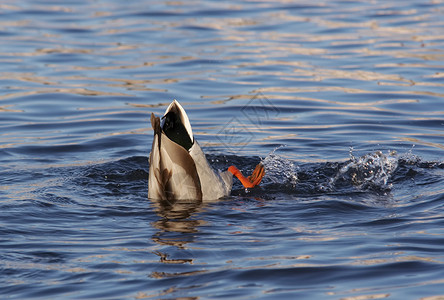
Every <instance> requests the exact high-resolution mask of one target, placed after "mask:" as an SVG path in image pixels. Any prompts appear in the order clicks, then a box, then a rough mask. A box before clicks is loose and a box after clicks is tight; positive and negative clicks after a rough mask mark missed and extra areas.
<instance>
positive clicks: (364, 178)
mask: <svg viewBox="0 0 444 300" xmlns="http://www.w3.org/2000/svg"><path fill="white" fill-rule="evenodd" d="M397 167H398V155H397V153H396V151H388V153H387V154H384V153H382V151H375V152H373V153H369V154H366V155H363V156H360V157H355V156H354V155H353V148H350V161H349V162H347V163H345V165H344V166H342V167H341V168H340V169H339V171H338V173H337V174H336V176H335V177H333V178H332V179H331V181H330V185H331V186H335V185H337V184H338V183H339V182H344V181H345V182H350V183H352V184H353V185H354V186H356V187H358V188H359V189H364V190H365V189H372V188H377V189H383V190H384V189H391V187H392V185H391V184H389V179H390V177H391V175H392V174H393V173H394V172H395V170H396V168H397Z"/></svg>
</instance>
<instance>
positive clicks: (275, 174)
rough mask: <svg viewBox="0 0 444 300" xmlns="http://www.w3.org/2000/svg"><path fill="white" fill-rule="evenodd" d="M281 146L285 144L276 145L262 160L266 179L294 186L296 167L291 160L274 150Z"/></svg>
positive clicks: (296, 178) (296, 179) (296, 180)
mask: <svg viewBox="0 0 444 300" xmlns="http://www.w3.org/2000/svg"><path fill="white" fill-rule="evenodd" d="M283 147H285V145H281V146H279V147H276V148H275V149H274V150H273V151H271V152H270V153H269V154H268V155H267V156H266V157H265V158H264V159H263V160H262V164H263V165H264V167H265V174H266V175H265V176H266V179H267V181H271V182H272V183H279V184H286V185H290V186H291V187H293V188H294V187H295V186H296V184H297V182H298V175H297V170H298V167H297V166H296V165H295V164H294V163H293V162H292V161H290V160H288V159H286V158H283V157H281V156H279V155H278V154H276V151H277V150H279V149H281V148H283Z"/></svg>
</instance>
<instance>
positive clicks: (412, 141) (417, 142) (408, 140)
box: [399, 137, 444, 149]
mask: <svg viewBox="0 0 444 300" xmlns="http://www.w3.org/2000/svg"><path fill="white" fill-rule="evenodd" d="M399 140H401V141H404V142H411V143H413V144H419V145H425V146H430V147H434V148H440V149H444V144H439V143H432V142H426V141H423V140H420V139H418V138H412V137H401V138H400V139H399Z"/></svg>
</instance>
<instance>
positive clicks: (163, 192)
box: [148, 100, 233, 201]
mask: <svg viewBox="0 0 444 300" xmlns="http://www.w3.org/2000/svg"><path fill="white" fill-rule="evenodd" d="M151 125H152V127H153V130H154V139H153V145H152V149H151V153H150V158H149V163H150V169H149V179H148V197H149V198H152V199H157V200H186V199H189V200H198V201H202V200H205V201H209V200H216V199H219V198H222V197H225V196H229V195H230V192H231V187H232V184H233V174H232V173H231V172H229V171H225V172H221V173H216V172H214V171H213V169H212V168H211V166H210V164H209V163H208V161H207V159H206V157H205V154H204V153H203V151H202V149H201V147H200V145H199V143H198V142H197V141H196V140H195V139H194V136H193V132H192V129H191V124H190V122H189V119H188V116H187V114H186V112H185V110H184V109H183V107H182V106H181V105H180V104H179V102H177V101H176V100H174V101H173V102H172V103H171V104H170V105H169V106H168V108H167V110H166V111H165V114H164V116H163V117H162V119H160V118H159V117H156V116H155V115H154V114H151Z"/></svg>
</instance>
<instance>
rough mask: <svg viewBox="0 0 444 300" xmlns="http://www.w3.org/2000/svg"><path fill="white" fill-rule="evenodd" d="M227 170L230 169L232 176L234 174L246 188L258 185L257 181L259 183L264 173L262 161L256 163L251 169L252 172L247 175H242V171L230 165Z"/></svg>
mask: <svg viewBox="0 0 444 300" xmlns="http://www.w3.org/2000/svg"><path fill="white" fill-rule="evenodd" d="M228 171H230V172H231V173H232V174H233V175H234V176H236V177H237V178H238V179H239V180H240V182H241V183H242V185H243V186H244V187H245V188H246V189H248V188H252V187H255V186H257V185H259V183H261V181H262V178H263V177H264V175H265V168H264V165H263V164H262V163H258V164H257V166H256V168H255V169H254V171H253V174H251V175H250V176H248V177H245V176H244V175H242V172H241V171H239V169H238V168H236V167H235V166H230V167H229V168H228Z"/></svg>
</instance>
